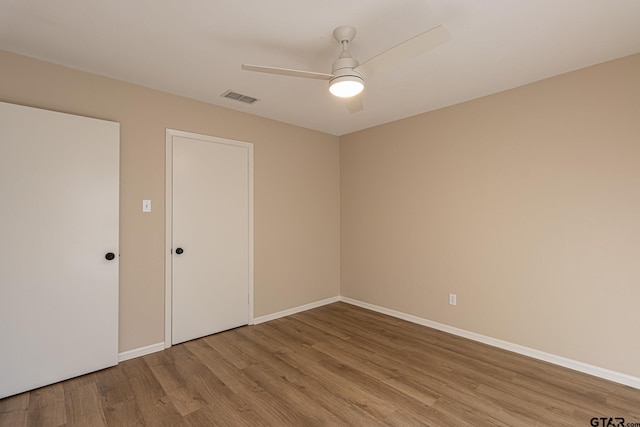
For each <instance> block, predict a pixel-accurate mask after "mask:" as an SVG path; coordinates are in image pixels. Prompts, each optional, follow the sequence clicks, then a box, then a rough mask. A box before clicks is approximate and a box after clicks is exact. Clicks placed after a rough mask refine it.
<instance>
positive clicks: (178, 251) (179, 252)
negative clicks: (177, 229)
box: [176, 248, 184, 255]
mask: <svg viewBox="0 0 640 427" xmlns="http://www.w3.org/2000/svg"><path fill="white" fill-rule="evenodd" d="M182 252H184V250H183V249H182V248H177V249H176V253H177V254H178V255H180V254H181V253H182Z"/></svg>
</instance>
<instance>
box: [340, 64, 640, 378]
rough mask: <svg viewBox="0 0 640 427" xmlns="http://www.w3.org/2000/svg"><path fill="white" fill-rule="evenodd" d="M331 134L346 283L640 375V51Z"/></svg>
mask: <svg viewBox="0 0 640 427" xmlns="http://www.w3.org/2000/svg"><path fill="white" fill-rule="evenodd" d="M340 145H341V151H340V156H341V212H342V214H341V230H342V231H341V242H342V244H341V252H342V254H341V257H342V270H341V293H342V295H343V296H346V297H351V298H354V299H358V300H361V301H365V302H368V303H372V304H376V305H380V306H384V307H388V308H391V309H395V310H399V311H402V312H405V313H409V314H413V315H416V316H420V317H423V318H426V319H430V320H433V321H436V322H440V323H444V324H447V325H451V326H455V327H458V328H462V329H465V330H468V331H473V332H476V333H480V334H484V335H487V336H490V337H494V338H498V339H502V340H506V341H508V342H511V343H516V344H520V345H524V346H528V347H531V348H534V349H538V350H541V351H545V352H549V353H552V354H555V355H560V356H564V357H568V358H570V359H574V360H578V361H582V362H586V363H589V364H593V365H596V366H601V367H604V368H608V369H611V370H615V371H618V372H622V373H626V374H629V375H634V376H640V364H638V355H640V340H638V332H637V331H638V325H639V324H640V323H639V321H638V319H639V317H638V315H639V314H640V55H635V56H631V57H627V58H623V59H619V60H616V61H612V62H608V63H604V64H600V65H597V66H594V67H590V68H587V69H583V70H579V71H576V72H572V73H569V74H565V75H561V76H558V77H554V78H550V79H547V80H544V81H540V82H538V83H534V84H530V85H527V86H524V87H521V88H517V89H514V90H510V91H506V92H503V93H499V94H496V95H492V96H488V97H485V98H481V99H477V100H474V101H471V102H466V103H463V104H459V105H456V106H453V107H450V108H445V109H442V110H439V111H434V112H430V113H427V114H423V115H419V116H416V117H412V118H409V119H405V120H401V121H397V122H394V123H390V124H386V125H383V126H379V127H375V128H371V129H368V130H364V131H361V132H357V133H353V134H350V135H347V136H344V137H342V138H341V143H340ZM449 293H456V294H457V297H458V305H457V306H455V307H453V306H450V305H448V294H449Z"/></svg>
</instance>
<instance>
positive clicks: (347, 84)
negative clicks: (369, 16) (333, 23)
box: [242, 25, 451, 113]
mask: <svg viewBox="0 0 640 427" xmlns="http://www.w3.org/2000/svg"><path fill="white" fill-rule="evenodd" d="M355 36H356V29H355V28H354V27H352V26H350V25H343V26H341V27H338V28H336V29H335V30H333V37H334V38H335V39H336V41H337V42H338V43H340V44H341V45H342V52H341V53H340V55H339V56H338V59H336V60H335V61H334V62H333V65H332V66H331V74H326V73H318V72H314V71H302V70H292V69H289V68H277V67H267V66H263V65H251V64H242V69H243V70H247V71H258V72H261V73H269V74H280V75H283V76H290V77H304V78H308V79H319V80H328V81H329V91H330V92H331V93H332V94H333V95H335V96H337V97H340V98H345V99H346V101H347V109H348V110H349V111H350V112H352V113H355V112H357V111H360V110H362V96H361V92H362V90H363V89H364V81H365V77H371V76H372V75H373V74H375V73H380V72H383V71H386V70H387V69H389V68H391V67H393V66H395V65H398V64H401V63H402V62H405V61H408V60H409V59H411V58H414V57H416V56H418V55H421V54H423V53H425V52H427V51H428V50H430V49H433V48H435V47H436V46H439V45H440V44H442V43H444V42H446V41H448V40H450V39H451V34H449V31H448V30H447V28H446V27H445V26H444V25H438V26H437V27H434V28H431V29H429V30H427V31H425V32H423V33H421V34H418V35H417V36H415V37H412V38H410V39H408V40H405V41H403V42H402V43H400V44H397V45H396V46H394V47H392V48H390V49H388V50H385V51H384V52H382V53H379V54H378V55H376V56H374V57H372V58H370V59H368V60H366V61H364V62H363V63H362V64H360V63H359V62H358V61H357V60H356V59H354V58H353V56H351V53H349V43H351V41H352V40H353V38H354V37H355Z"/></svg>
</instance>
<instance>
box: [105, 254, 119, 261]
mask: <svg viewBox="0 0 640 427" xmlns="http://www.w3.org/2000/svg"><path fill="white" fill-rule="evenodd" d="M104 257H105V258H106V259H107V261H111V260H112V259H115V257H116V254H114V253H113V252H107V254H106V255H105V256H104Z"/></svg>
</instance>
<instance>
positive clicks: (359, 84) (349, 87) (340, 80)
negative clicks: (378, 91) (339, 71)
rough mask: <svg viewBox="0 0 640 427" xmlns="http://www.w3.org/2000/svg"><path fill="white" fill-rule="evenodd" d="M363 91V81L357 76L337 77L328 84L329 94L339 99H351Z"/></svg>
mask: <svg viewBox="0 0 640 427" xmlns="http://www.w3.org/2000/svg"><path fill="white" fill-rule="evenodd" d="M362 89H364V80H363V79H362V77H358V76H350V75H348V76H339V77H335V78H333V79H331V81H330V82H329V92H331V94H332V95H334V96H337V97H339V98H351V97H352V96H356V95H357V94H359V93H360V92H362Z"/></svg>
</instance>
